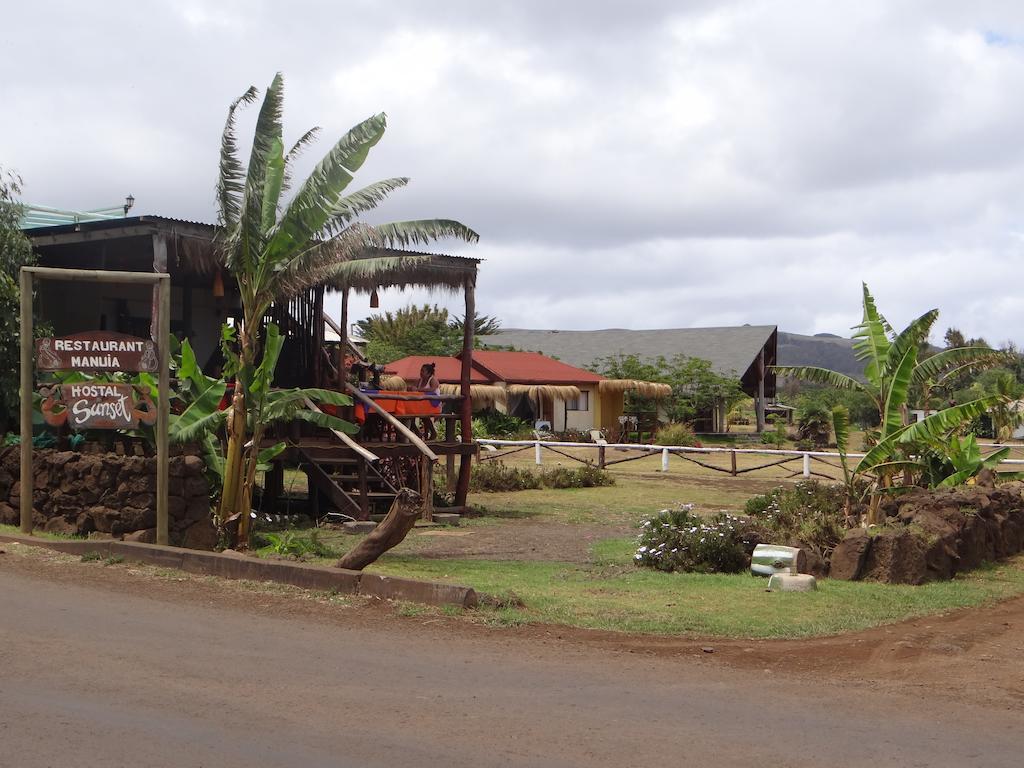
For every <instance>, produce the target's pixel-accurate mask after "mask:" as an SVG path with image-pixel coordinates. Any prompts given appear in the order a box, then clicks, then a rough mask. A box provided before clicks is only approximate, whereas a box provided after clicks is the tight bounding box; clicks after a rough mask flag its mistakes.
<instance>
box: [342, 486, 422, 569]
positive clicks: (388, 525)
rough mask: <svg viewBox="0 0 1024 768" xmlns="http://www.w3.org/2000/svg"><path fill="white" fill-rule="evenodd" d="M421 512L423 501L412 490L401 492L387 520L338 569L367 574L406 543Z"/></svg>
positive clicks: (343, 560)
mask: <svg viewBox="0 0 1024 768" xmlns="http://www.w3.org/2000/svg"><path fill="white" fill-rule="evenodd" d="M421 509H422V508H421V497H420V495H419V494H418V493H417V492H416V491H414V490H412V489H411V488H402V489H400V490H399V491H398V496H397V497H396V498H395V501H394V503H393V504H392V505H391V509H389V510H388V514H387V516H386V517H385V518H384V519H383V520H381V521H380V523H379V524H378V525H377V527H376V528H374V529H373V532H372V533H371V534H370V535H369V536H367V537H366V538H365V539H363V540H362V541H361V542H359V544H357V545H356V546H355V547H353V548H352V550H351V551H349V552H347V553H346V554H345V556H344V557H342V558H341V560H339V561H338V562H337V563H335V566H336V567H337V568H346V569H348V570H352V571H361V570H363V568H365V567H366V566H368V565H369V564H370V563H372V562H374V561H375V560H376V559H377V558H379V557H380V556H381V555H383V554H384V553H385V552H387V551H388V550H389V549H391V548H392V547H397V546H398V545H399V544H401V543H402V541H403V540H404V539H405V537H406V536H407V535H408V533H409V531H411V530H412V528H413V526H414V525H416V521H417V520H418V519H419V517H420V513H421Z"/></svg>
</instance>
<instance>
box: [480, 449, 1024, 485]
mask: <svg viewBox="0 0 1024 768" xmlns="http://www.w3.org/2000/svg"><path fill="white" fill-rule="evenodd" d="M476 442H477V444H478V445H480V446H490V447H491V448H493V449H496V450H495V451H494V452H493V453H489V454H488V453H481V455H480V459H479V460H480V461H492V460H494V459H500V458H503V457H505V456H510V455H512V454H515V453H520V452H521V451H528V450H530V449H531V448H532V449H533V452H534V463H535V464H536V465H538V466H540V465H542V464H543V454H544V451H548V452H550V453H554V454H557V455H559V456H562V457H563V458H566V459H570V460H571V461H576V462H579V463H581V464H596V465H597V466H598V467H601V468H602V469H604V468H605V467H610V466H613V465H615V464H623V463H625V462H628V461H638V460H640V459H646V458H651V457H653V456H660V457H661V471H662V472H669V471H670V461H669V458H670V457H672V456H675V457H677V458H678V459H681V460H682V461H684V462H688V463H691V464H696V465H697V466H700V467H704V468H705V469H710V470H714V471H715V472H722V473H724V474H729V475H732V476H733V477H736V476H738V475H743V474H747V473H749V472H756V471H758V470H763V469H768V468H770V467H780V466H785V465H787V464H793V463H795V462H800V469H799V470H797V471H794V472H793V474H792V475H791V477H796V476H798V475H799V476H802V477H805V478H809V477H812V476H815V477H822V478H827V479H830V480H834V479H836V478H835V477H834V476H833V475H834V473H833V474H826V473H822V472H818V471H815V468H814V463H815V462H816V463H818V464H820V465H824V466H828V467H830V468H832V469H834V470H838V471H841V470H842V468H841V465H840V464H839V461H841V459H842V456H841V454H839V453H835V452H831V451H799V450H784V449H773V448H703V447H701V448H698V447H696V446H689V445H641V444H636V443H606V444H603V445H602V444H601V443H570V442H565V443H562V442H554V441H550V440H489V439H481V440H477V441H476ZM1018 447H1019V446H1018ZM579 449H584V450H586V451H587V452H588V453H589V452H590V451H593V454H591V455H592V456H593V461H591V460H590V459H589V458H580V457H579V456H574V455H573V454H571V453H569V452H568V451H569V450H577V451H578V450H579ZM609 449H610V450H615V451H619V452H627V453H634V454H635V455H632V456H626V457H623V458H618V459H611V460H609V459H608V454H607V452H608V450H609ZM701 455H704V456H707V457H709V458H710V456H713V455H725V456H728V458H729V465H728V466H716V465H714V464H711V463H709V462H708V461H701V460H700V459H698V458H697V456H701ZM864 455H865V454H863V453H847V454H846V458H847V459H848V460H849V461H850V467H851V469H852V468H853V466H854V465H856V462H857V460H858V459H860V458H862V457H863V456H864ZM742 456H766V457H769V459H770V460H768V461H766V463H762V464H757V465H755V466H742V467H741V466H739V463H738V461H737V458H738V457H742ZM1021 464H1024V459H1003V461H1001V462H1000V466H1002V465H1008V466H1019V465H1021Z"/></svg>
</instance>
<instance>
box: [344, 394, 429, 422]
mask: <svg viewBox="0 0 1024 768" xmlns="http://www.w3.org/2000/svg"><path fill="white" fill-rule="evenodd" d="M366 394H367V395H368V396H369V397H372V398H373V400H374V401H375V402H376V403H377V405H379V406H380V407H381V408H383V409H384V410H385V411H387V412H388V413H393V414H394V415H395V416H437V415H438V414H440V413H441V401H440V400H388V399H387V395H404V396H406V397H409V396H410V395H415V394H416V393H415V392H396V391H394V390H388V389H381V390H366ZM367 410H368V409H367V406H366V405H364V404H363V403H360V402H356V421H358V422H359V423H360V424H362V423H363V422H364V421H366V411H367Z"/></svg>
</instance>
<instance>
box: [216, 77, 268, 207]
mask: <svg viewBox="0 0 1024 768" xmlns="http://www.w3.org/2000/svg"><path fill="white" fill-rule="evenodd" d="M258 95H259V92H258V91H257V90H256V88H255V86H249V90H247V91H246V92H245V93H243V94H242V95H241V96H239V97H238V98H237V99H235V100H234V101H233V102H231V106H230V107H228V117H227V120H226V121H225V123H224V133H223V135H222V136H221V140H220V173H219V174H218V177H217V203H218V208H219V211H218V213H219V218H220V223H221V224H222V225H225V226H232V225H234V224H235V223H236V222H237V221H238V217H239V214H240V213H241V209H242V192H243V190H244V189H245V168H244V167H243V166H242V162H241V160H239V159H238V140H237V138H236V136H235V119H236V114H235V113H236V112H237V111H238V108H239V107H241V106H243V105H245V104H251V103H252V102H254V101H256V97H257V96H258Z"/></svg>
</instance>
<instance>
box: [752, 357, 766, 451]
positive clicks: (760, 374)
mask: <svg viewBox="0 0 1024 768" xmlns="http://www.w3.org/2000/svg"><path fill="white" fill-rule="evenodd" d="M754 410H755V412H756V414H757V432H758V434H760V433H761V432H764V423H765V422H764V349H763V348H762V349H761V351H760V352H758V353H757V400H756V402H755V403H754Z"/></svg>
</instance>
